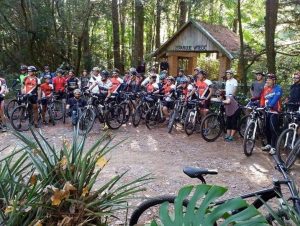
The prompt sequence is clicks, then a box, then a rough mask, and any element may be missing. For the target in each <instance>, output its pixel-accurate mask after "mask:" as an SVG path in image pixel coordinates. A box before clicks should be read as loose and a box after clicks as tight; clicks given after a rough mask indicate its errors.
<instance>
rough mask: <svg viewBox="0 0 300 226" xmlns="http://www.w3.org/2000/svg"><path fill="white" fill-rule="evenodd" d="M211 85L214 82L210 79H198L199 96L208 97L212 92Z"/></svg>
mask: <svg viewBox="0 0 300 226" xmlns="http://www.w3.org/2000/svg"><path fill="white" fill-rule="evenodd" d="M211 85H212V82H211V81H210V80H208V79H205V80H204V81H200V80H197V81H196V87H197V89H198V95H199V97H208V95H209V93H210V91H209V88H210V86H211Z"/></svg>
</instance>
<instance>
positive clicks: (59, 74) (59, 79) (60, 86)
mask: <svg viewBox="0 0 300 226" xmlns="http://www.w3.org/2000/svg"><path fill="white" fill-rule="evenodd" d="M52 84H53V89H54V92H55V93H56V94H58V99H60V100H61V99H63V98H64V92H65V86H66V79H65V78H64V77H63V70H61V69H59V68H58V69H57V70H56V76H55V77H54V78H53V81H52Z"/></svg>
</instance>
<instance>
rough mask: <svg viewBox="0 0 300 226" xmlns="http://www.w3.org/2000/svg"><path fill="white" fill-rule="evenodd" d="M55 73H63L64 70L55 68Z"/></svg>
mask: <svg viewBox="0 0 300 226" xmlns="http://www.w3.org/2000/svg"><path fill="white" fill-rule="evenodd" d="M55 73H56V74H63V73H64V71H63V70H62V69H60V68H57V70H56V72H55Z"/></svg>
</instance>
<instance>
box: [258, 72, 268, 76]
mask: <svg viewBox="0 0 300 226" xmlns="http://www.w3.org/2000/svg"><path fill="white" fill-rule="evenodd" d="M255 75H261V76H265V75H266V74H265V73H264V72H263V71H256V72H255Z"/></svg>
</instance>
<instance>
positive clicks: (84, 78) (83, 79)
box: [80, 76, 90, 88]
mask: <svg viewBox="0 0 300 226" xmlns="http://www.w3.org/2000/svg"><path fill="white" fill-rule="evenodd" d="M89 80H90V78H89V77H87V76H82V77H80V86H81V88H83V87H87V86H88V84H89Z"/></svg>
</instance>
